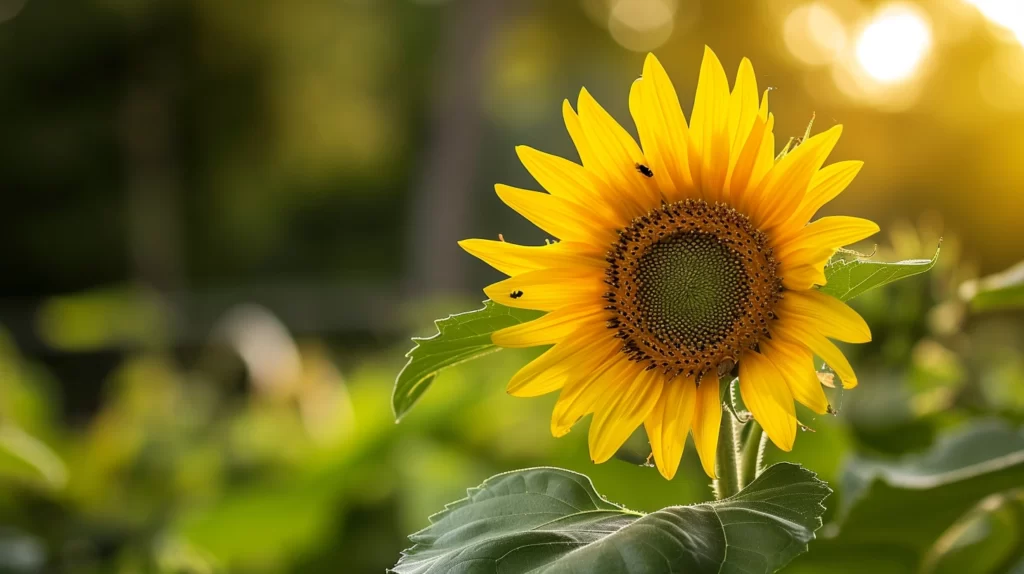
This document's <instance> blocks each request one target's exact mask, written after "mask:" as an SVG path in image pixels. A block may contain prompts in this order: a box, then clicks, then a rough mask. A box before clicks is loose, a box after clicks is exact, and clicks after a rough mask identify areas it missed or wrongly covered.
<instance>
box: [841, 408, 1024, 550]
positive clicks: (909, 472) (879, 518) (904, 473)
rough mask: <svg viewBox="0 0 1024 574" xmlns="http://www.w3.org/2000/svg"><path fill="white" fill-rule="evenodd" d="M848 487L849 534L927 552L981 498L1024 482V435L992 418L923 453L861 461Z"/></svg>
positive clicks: (856, 460)
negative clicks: (899, 457)
mask: <svg viewBox="0 0 1024 574" xmlns="http://www.w3.org/2000/svg"><path fill="white" fill-rule="evenodd" d="M841 484H842V487H843V491H842V492H843V505H842V507H841V508H840V521H841V529H842V531H843V535H844V537H846V538H847V539H848V540H849V539H853V538H855V539H857V540H861V541H877V542H886V543H890V544H896V543H898V544H901V545H904V546H907V547H909V548H913V549H914V550H916V551H922V552H923V551H924V550H927V548H928V547H929V546H930V545H931V543H932V542H933V541H934V540H935V539H936V538H938V537H939V535H940V534H942V533H943V532H944V531H945V530H946V528H948V527H949V526H950V525H951V524H952V523H953V522H954V521H955V520H956V519H957V518H959V517H960V516H961V515H963V514H964V513H965V512H966V511H967V510H969V509H970V508H971V507H972V506H974V504H975V503H977V502H978V501H979V500H981V499H982V498H984V497H986V496H988V495H989V494H992V493H995V492H1000V491H1003V490H1006V489H1009V488H1013V487H1016V486H1020V485H1021V484H1024V433H1021V432H1020V431H1019V430H1017V429H1014V428H1011V427H1010V426H1009V425H1007V424H1005V423H1002V422H997V421H986V422H982V423H977V424H975V425H974V426H971V427H969V428H967V429H965V430H963V431H961V432H958V433H956V434H950V435H945V436H942V437H940V438H939V440H938V441H937V442H936V444H935V446H934V447H933V448H932V449H931V450H929V451H928V452H927V453H925V454H923V455H913V456H908V457H904V458H903V459H902V460H900V461H897V462H891V461H885V460H873V459H869V458H865V457H853V459H852V460H850V462H849V463H848V464H847V465H846V468H845V470H844V472H843V476H842V478H841ZM939 501H941V503H939Z"/></svg>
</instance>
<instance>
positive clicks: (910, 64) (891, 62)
mask: <svg viewBox="0 0 1024 574" xmlns="http://www.w3.org/2000/svg"><path fill="white" fill-rule="evenodd" d="M931 42H932V34H931V28H930V26H929V24H928V22H927V21H926V20H925V18H924V17H923V16H922V15H921V14H920V13H919V12H918V11H917V10H915V9H913V8H911V7H909V6H906V5H893V6H891V7H889V8H886V9H884V10H882V11H881V12H879V13H878V15H877V16H876V17H875V18H874V19H873V20H872V21H871V22H870V23H869V24H868V25H867V27H865V28H864V30H863V31H862V32H861V34H860V37H859V38H858V39H857V47H856V57H857V63H858V64H859V65H860V66H861V67H862V68H863V69H864V71H865V72H866V73H867V74H868V75H869V76H870V77H872V78H873V79H874V80H876V81H878V82H879V83H883V84H893V83H897V82H900V81H903V80H906V79H908V78H910V77H911V76H913V75H914V72H915V71H916V70H917V68H918V67H919V66H920V64H921V62H922V61H923V60H924V57H925V55H926V54H927V53H928V50H929V48H931Z"/></svg>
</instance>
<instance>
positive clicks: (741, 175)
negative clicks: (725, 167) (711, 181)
mask: <svg viewBox="0 0 1024 574" xmlns="http://www.w3.org/2000/svg"><path fill="white" fill-rule="evenodd" d="M766 130H767V131H768V132H770V131H771V126H770V125H769V124H768V123H767V122H766V121H763V120H761V118H760V117H757V118H754V125H753V126H752V127H751V130H750V133H749V134H747V137H746V138H745V139H744V141H743V147H742V148H741V149H740V151H739V153H738V155H737V156H736V157H735V159H733V160H731V161H730V163H729V174H728V175H727V176H726V187H727V189H728V197H729V201H730V203H732V204H733V205H734V206H735V207H736V208H737V209H739V210H740V211H746V203H747V196H748V195H749V193H748V188H749V187H750V185H748V184H749V183H750V178H751V175H752V174H753V173H754V166H755V165H757V163H758V160H759V158H760V157H762V153H761V147H762V146H766V145H773V142H774V140H772V141H771V142H769V141H768V140H767V139H766V138H765V135H766Z"/></svg>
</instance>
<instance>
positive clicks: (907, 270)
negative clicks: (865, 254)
mask: <svg viewBox="0 0 1024 574" xmlns="http://www.w3.org/2000/svg"><path fill="white" fill-rule="evenodd" d="M938 259H939V249H936V250H935V254H934V255H932V258H931V259H908V260H906V261H899V262H896V263H883V262H881V261H868V260H863V259H853V260H847V259H843V258H842V257H841V256H840V257H837V258H836V259H833V260H832V261H831V262H829V264H828V265H826V266H825V279H826V280H827V282H826V283H825V285H823V286H822V287H821V291H823V292H825V293H828V294H829V295H832V296H833V297H836V298H838V299H840V300H842V301H849V300H850V299H853V298H854V297H857V296H859V295H863V294H864V293H867V292H868V291H871V290H872V289H877V288H879V287H881V286H883V285H888V284H889V283H893V282H894V281H899V280H900V279H906V278H907V277H912V276H914V275H919V274H921V273H924V272H925V271H928V270H929V269H931V268H932V267H934V266H935V262H936V261H938Z"/></svg>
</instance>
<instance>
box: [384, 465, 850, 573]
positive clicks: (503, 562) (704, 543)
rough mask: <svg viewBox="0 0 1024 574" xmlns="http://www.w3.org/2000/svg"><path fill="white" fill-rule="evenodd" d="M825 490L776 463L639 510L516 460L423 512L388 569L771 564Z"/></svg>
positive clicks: (725, 568) (784, 559)
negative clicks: (716, 494) (728, 492)
mask: <svg viewBox="0 0 1024 574" xmlns="http://www.w3.org/2000/svg"><path fill="white" fill-rule="evenodd" d="M830 493H831V490H829V488H828V486H827V485H826V484H825V483H824V482H821V481H820V480H818V479H817V478H816V477H815V475H814V473H812V472H810V471H808V470H806V469H804V468H801V467H800V466H798V465H795V464H789V463H781V464H776V465H774V466H772V467H771V468H769V469H767V470H766V471H765V472H764V473H763V474H762V475H761V476H759V477H758V478H757V479H755V480H754V482H752V483H751V484H750V485H749V486H748V487H747V488H745V489H744V490H743V491H742V492H740V493H739V494H737V495H736V496H733V497H730V498H727V499H724V500H721V501H717V502H709V503H705V504H698V505H694V506H674V507H668V508H663V509H661V510H659V511H657V512H653V513H651V514H647V515H642V514H640V513H637V512H633V511H630V510H627V509H625V508H622V507H621V506H618V505H616V504H613V503H611V502H608V501H607V500H605V499H604V498H603V497H601V495H599V494H598V493H597V491H596V490H595V489H594V487H593V484H592V483H591V482H590V479H589V478H587V477H586V476H584V475H581V474H577V473H575V472H571V471H568V470H562V469H557V468H533V469H527V470H519V471H514V472H510V473H506V474H500V475H497V476H495V477H492V478H490V479H488V480H486V481H485V482H484V483H483V484H482V485H481V486H479V487H478V488H474V489H471V490H470V491H469V496H468V497H467V498H465V499H463V500H460V501H458V502H455V503H453V504H451V505H449V506H448V507H447V508H446V509H445V510H444V511H443V512H441V513H439V514H436V515H434V516H433V517H431V525H430V526H428V527H427V528H425V529H423V530H421V531H420V532H417V533H416V534H413V535H412V536H410V539H411V540H412V541H413V542H414V543H415V545H414V546H413V547H412V548H410V549H408V550H406V551H405V552H404V553H403V555H402V558H401V560H399V562H398V564H397V565H396V566H395V567H394V569H393V571H394V572H396V573H398V574H434V573H447V572H466V573H469V572H500V573H503V572H507V573H522V572H532V573H563V572H565V573H569V572H593V573H598V574H600V573H623V572H624V573H641V572H687V573H704V572H715V573H718V572H722V573H734V574H754V573H768V572H774V571H776V570H777V569H779V568H781V567H782V566H784V565H785V564H786V563H788V562H789V561H790V560H792V559H793V557H795V556H797V555H798V554H800V553H801V552H804V551H805V550H806V549H807V543H808V542H809V541H810V540H812V539H813V538H814V531H815V530H817V529H818V528H819V527H820V526H821V515H822V513H823V512H824V510H825V508H824V507H823V506H822V504H821V502H822V501H823V500H824V499H825V497H827V496H828V495H829V494H830Z"/></svg>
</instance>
